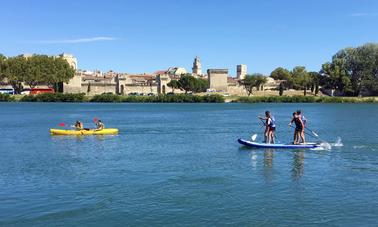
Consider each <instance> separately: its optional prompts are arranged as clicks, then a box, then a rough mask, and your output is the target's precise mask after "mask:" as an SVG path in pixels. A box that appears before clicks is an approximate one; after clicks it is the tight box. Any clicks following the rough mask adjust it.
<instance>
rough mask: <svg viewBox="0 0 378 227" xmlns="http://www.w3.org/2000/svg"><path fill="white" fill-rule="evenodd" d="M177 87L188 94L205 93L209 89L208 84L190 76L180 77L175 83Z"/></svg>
mask: <svg viewBox="0 0 378 227" xmlns="http://www.w3.org/2000/svg"><path fill="white" fill-rule="evenodd" d="M171 82H172V81H171ZM177 85H178V88H179V89H181V90H184V91H185V93H188V92H189V91H192V92H205V91H206V89H207V88H208V87H209V82H208V81H207V80H204V79H201V78H198V79H197V78H195V77H193V76H191V75H190V74H185V75H182V76H181V78H180V79H179V80H178V81H177ZM168 86H169V85H168Z"/></svg>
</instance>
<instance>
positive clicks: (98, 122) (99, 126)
mask: <svg viewBox="0 0 378 227" xmlns="http://www.w3.org/2000/svg"><path fill="white" fill-rule="evenodd" d="M96 126H97V129H96V130H103V129H104V128H105V125H104V123H102V121H101V120H98V121H97V122H96Z"/></svg>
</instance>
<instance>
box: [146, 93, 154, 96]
mask: <svg viewBox="0 0 378 227" xmlns="http://www.w3.org/2000/svg"><path fill="white" fill-rule="evenodd" d="M147 96H155V94H154V93H152V92H151V93H148V94H147Z"/></svg>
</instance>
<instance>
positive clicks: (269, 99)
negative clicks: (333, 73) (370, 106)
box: [237, 95, 378, 103]
mask: <svg viewBox="0 0 378 227" xmlns="http://www.w3.org/2000/svg"><path fill="white" fill-rule="evenodd" d="M237 102H241V103H261V102H263V103H265V102H266V103H378V100H376V99H374V98H367V99H363V98H345V97H328V96H322V97H315V96H298V95H297V96H255V97H240V98H239V99H238V100H237Z"/></svg>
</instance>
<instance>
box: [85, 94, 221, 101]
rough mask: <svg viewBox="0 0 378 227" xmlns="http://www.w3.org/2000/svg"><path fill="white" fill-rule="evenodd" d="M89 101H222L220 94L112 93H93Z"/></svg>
mask: <svg viewBox="0 0 378 227" xmlns="http://www.w3.org/2000/svg"><path fill="white" fill-rule="evenodd" d="M90 101H91V102H130V103H223V102H224V98H223V96H221V95H208V96H198V95H187V94H177V95H159V96H119V95H113V94H102V95H95V96H93V98H92V99H91V100H90Z"/></svg>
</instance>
